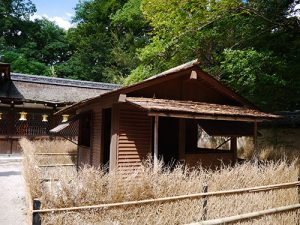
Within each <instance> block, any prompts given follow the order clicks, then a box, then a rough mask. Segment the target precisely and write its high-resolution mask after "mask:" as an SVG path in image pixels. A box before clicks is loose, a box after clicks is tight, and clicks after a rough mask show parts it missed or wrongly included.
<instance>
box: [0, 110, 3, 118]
mask: <svg viewBox="0 0 300 225" xmlns="http://www.w3.org/2000/svg"><path fill="white" fill-rule="evenodd" d="M2 114H3V113H2V112H0V120H2Z"/></svg>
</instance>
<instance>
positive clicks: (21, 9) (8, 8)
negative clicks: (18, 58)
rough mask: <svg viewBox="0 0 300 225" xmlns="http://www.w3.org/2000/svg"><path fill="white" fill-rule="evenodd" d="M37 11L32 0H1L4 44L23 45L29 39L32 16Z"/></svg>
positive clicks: (0, 11)
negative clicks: (28, 31) (28, 32)
mask: <svg viewBox="0 0 300 225" xmlns="http://www.w3.org/2000/svg"><path fill="white" fill-rule="evenodd" d="M35 12H36V8H35V6H34V4H33V3H32V2H31V1H30V0H1V1H0V34H1V39H2V41H1V42H2V48H3V45H9V46H15V47H16V48H18V47H20V46H22V45H23V44H24V42H25V41H26V39H27V30H28V28H29V26H30V24H31V23H30V20H29V18H30V16H31V15H33V14H34V13H35Z"/></svg>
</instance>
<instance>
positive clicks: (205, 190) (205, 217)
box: [203, 184, 208, 220]
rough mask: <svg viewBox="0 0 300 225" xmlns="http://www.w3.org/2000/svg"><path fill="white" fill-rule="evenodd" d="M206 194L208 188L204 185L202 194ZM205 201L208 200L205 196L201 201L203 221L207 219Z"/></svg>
mask: <svg viewBox="0 0 300 225" xmlns="http://www.w3.org/2000/svg"><path fill="white" fill-rule="evenodd" d="M207 192H208V186H207V184H206V185H204V187H203V193H207ZM207 200H208V197H207V196H205V197H204V201H203V220H206V219H207Z"/></svg>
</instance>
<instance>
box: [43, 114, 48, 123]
mask: <svg viewBox="0 0 300 225" xmlns="http://www.w3.org/2000/svg"><path fill="white" fill-rule="evenodd" d="M42 122H48V115H47V114H43V115H42Z"/></svg>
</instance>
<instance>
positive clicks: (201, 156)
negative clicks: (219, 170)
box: [185, 150, 234, 169]
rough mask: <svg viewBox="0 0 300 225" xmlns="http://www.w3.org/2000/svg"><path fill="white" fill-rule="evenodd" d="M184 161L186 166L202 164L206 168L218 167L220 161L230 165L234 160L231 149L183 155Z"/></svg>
mask: <svg viewBox="0 0 300 225" xmlns="http://www.w3.org/2000/svg"><path fill="white" fill-rule="evenodd" d="M185 162H186V164H187V165H188V166H199V165H202V166H203V167H206V168H212V169H214V168H216V167H220V166H221V164H222V163H224V164H225V165H231V164H232V163H233V162H234V157H233V153H232V151H225V150H224V153H220V152H218V153H216V152H214V151H212V152H211V153H191V154H186V155H185Z"/></svg>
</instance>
